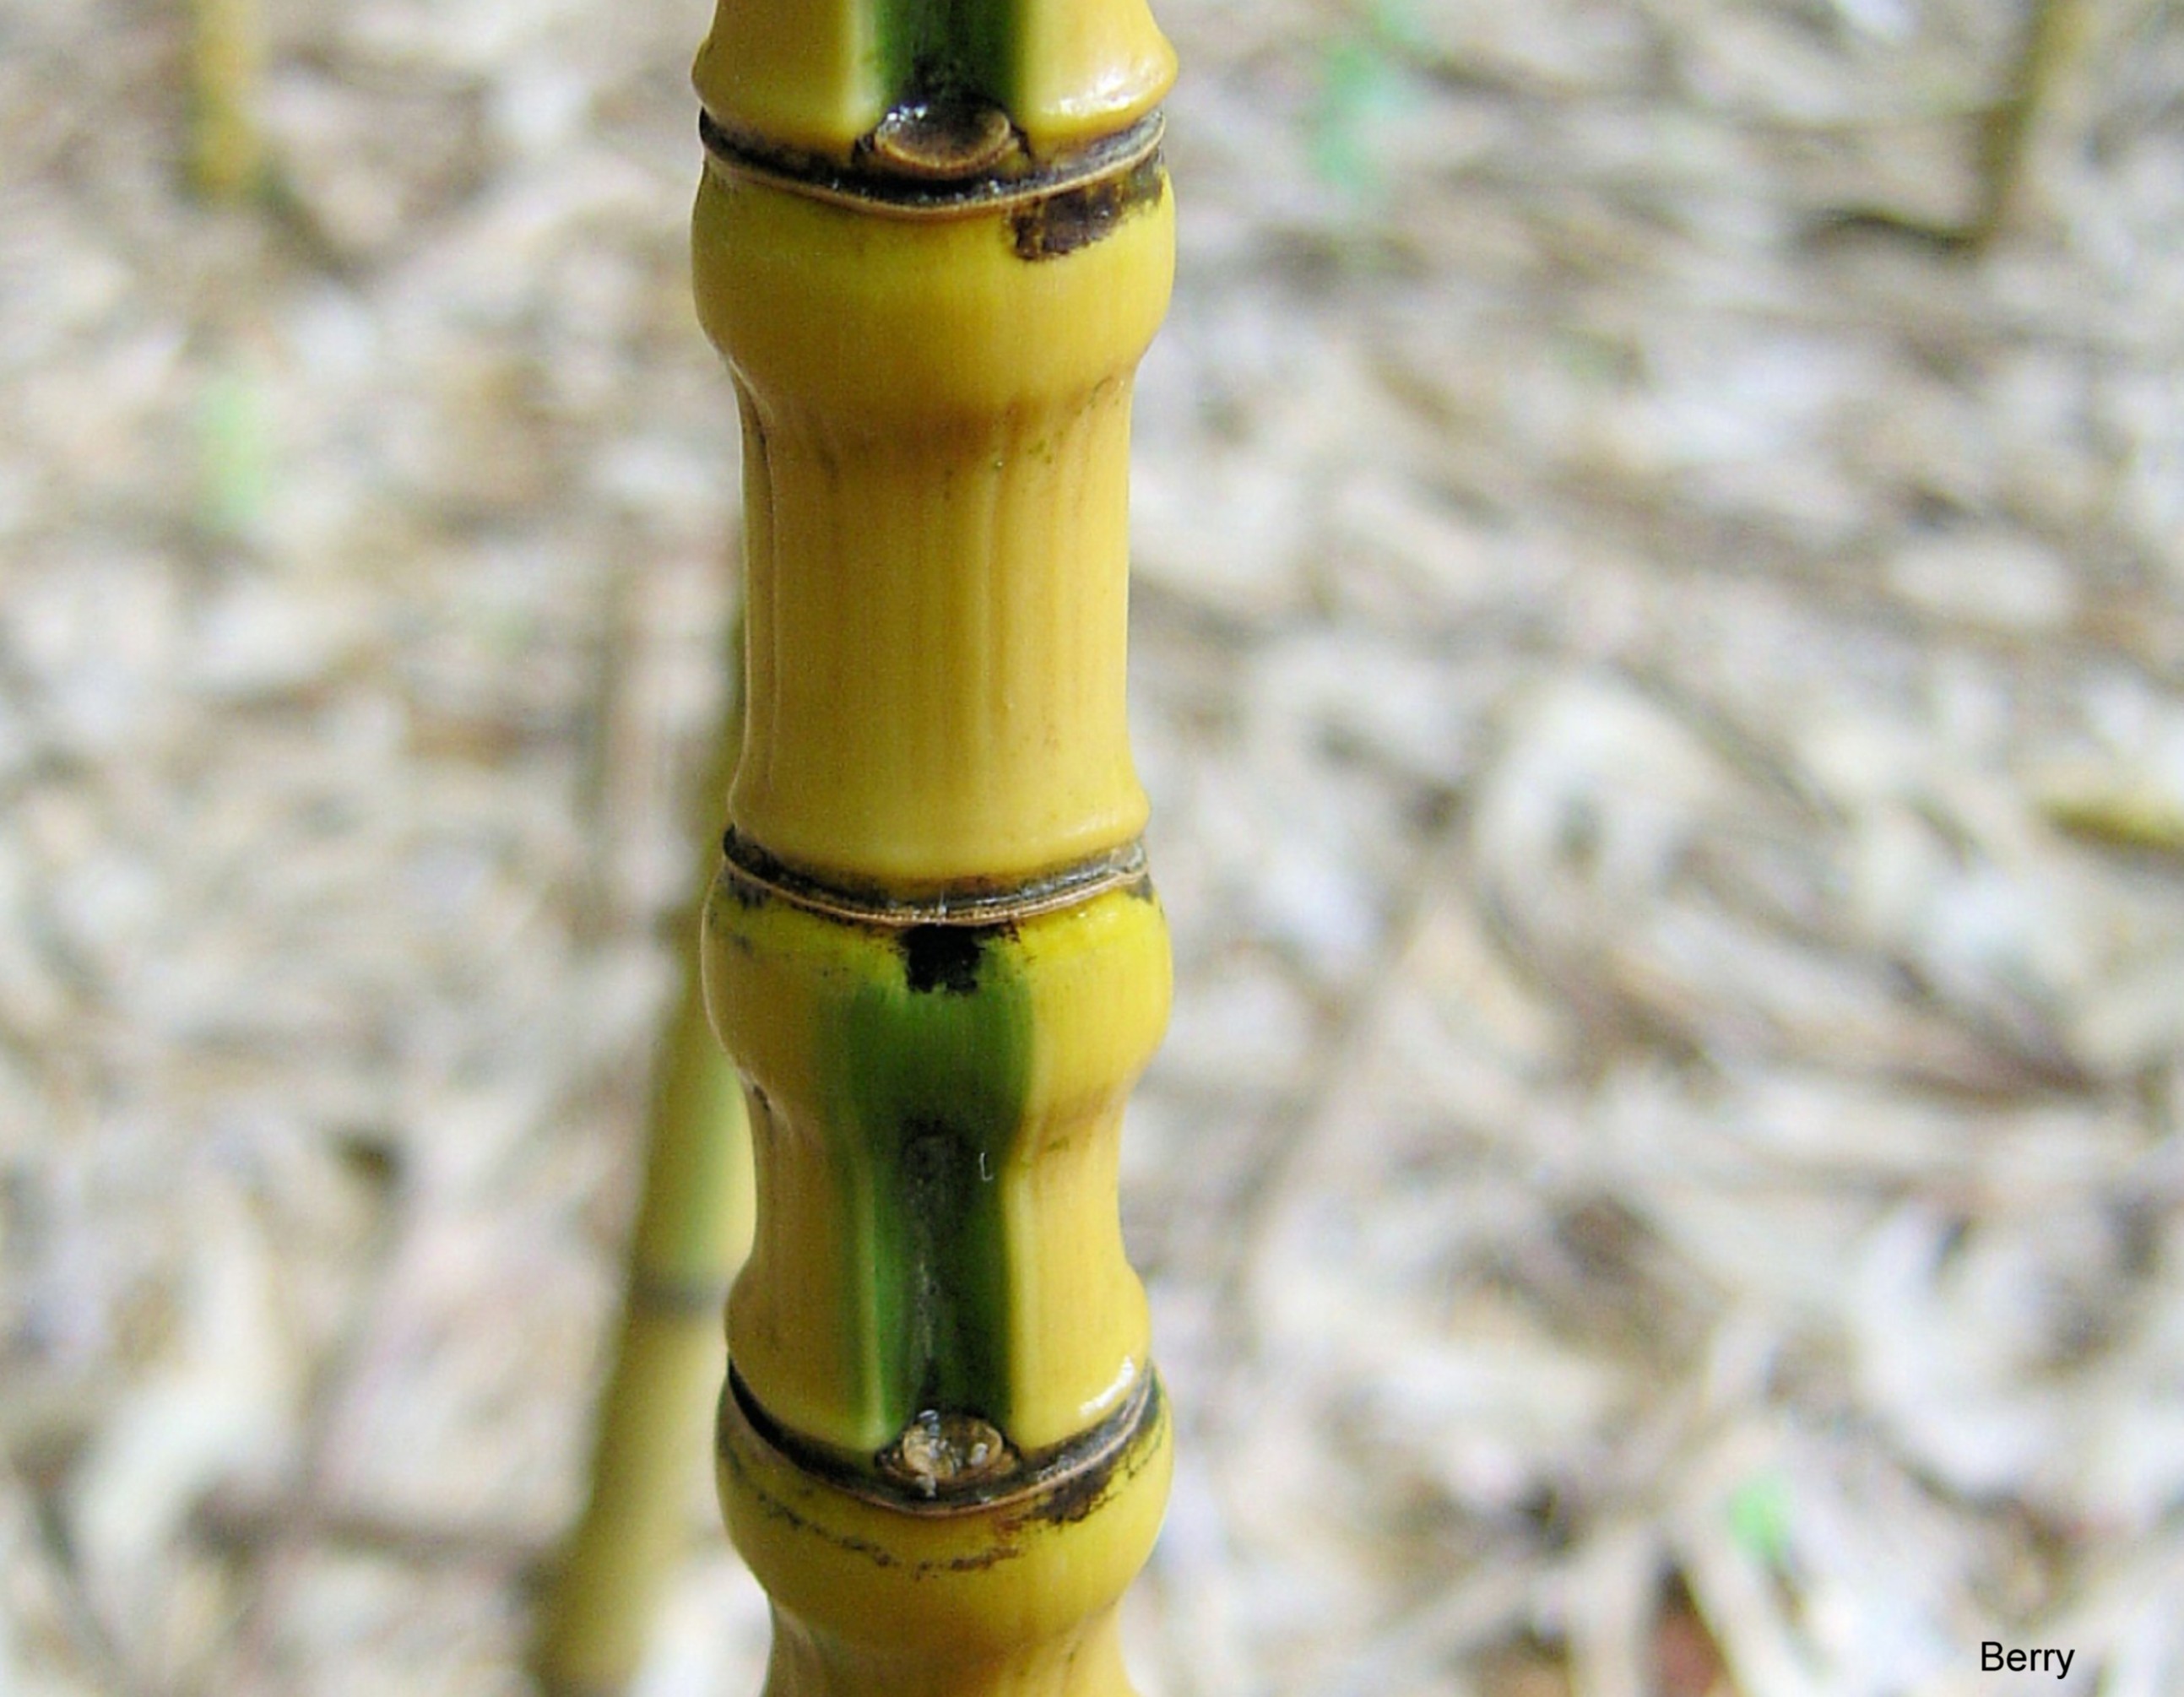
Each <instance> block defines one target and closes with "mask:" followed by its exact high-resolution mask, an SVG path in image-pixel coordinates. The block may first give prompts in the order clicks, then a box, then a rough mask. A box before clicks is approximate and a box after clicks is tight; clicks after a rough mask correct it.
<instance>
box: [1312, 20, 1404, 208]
mask: <svg viewBox="0 0 2184 1697" xmlns="http://www.w3.org/2000/svg"><path fill="white" fill-rule="evenodd" d="M1423 46H1424V38H1423V35H1422V32H1421V31H1420V29H1419V26H1418V20H1417V19H1416V16H1415V15H1414V14H1413V12H1412V8H1411V7H1410V6H1408V5H1407V4H1405V3H1403V0H1384V3H1382V4H1380V5H1379V6H1376V7H1374V8H1373V11H1372V14H1371V15H1370V17H1369V18H1368V19H1367V20H1365V21H1364V22H1363V23H1362V25H1359V26H1357V27H1356V28H1354V29H1352V30H1351V31H1350V32H1349V33H1348V34H1346V35H1344V36H1340V37H1339V38H1338V39H1336V40H1334V41H1333V42H1329V45H1328V48H1327V52H1326V55H1325V57H1324V58H1323V59H1322V60H1321V62H1320V78H1319V98H1318V102H1317V103H1315V105H1314V108H1313V110H1312V119H1311V136H1310V154H1311V159H1312V169H1313V170H1314V171H1315V172H1317V173H1318V176H1319V177H1320V178H1321V179H1322V180H1323V181H1326V182H1328V183H1330V184H1332V185H1334V187H1337V188H1343V189H1347V190H1349V191H1350V192H1351V193H1354V194H1357V195H1361V196H1370V197H1377V196H1378V195H1379V193H1381V192H1382V190H1383V189H1384V188H1385V179H1384V176H1383V173H1382V171H1381V168H1380V161H1379V159H1377V158H1376V157H1375V156H1374V148H1373V130H1374V129H1375V127H1376V126H1378V124H1379V122H1380V121H1381V120H1384V119H1386V118H1388V117H1390V115H1393V114H1397V113H1400V112H1401V111H1402V110H1403V109H1405V108H1406V107H1407V106H1409V105H1410V104H1411V103H1412V98H1413V95H1412V90H1411V88H1410V87H1409V86H1408V84H1407V81H1406V80H1405V77H1404V74H1403V61H1404V59H1406V58H1407V57H1408V56H1412V55H1415V54H1416V53H1418V52H1419V51H1421V50H1422V48H1423Z"/></svg>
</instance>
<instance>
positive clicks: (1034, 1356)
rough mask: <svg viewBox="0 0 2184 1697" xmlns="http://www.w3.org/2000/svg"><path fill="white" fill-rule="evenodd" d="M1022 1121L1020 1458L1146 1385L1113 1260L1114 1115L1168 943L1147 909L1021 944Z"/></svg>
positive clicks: (1144, 1323)
mask: <svg viewBox="0 0 2184 1697" xmlns="http://www.w3.org/2000/svg"><path fill="white" fill-rule="evenodd" d="M1017 970H1018V971H1019V972H1020V973H1021V974H1022V976H1023V980H1024V981H1025V982H1026V983H1027V984H1028V985H1030V986H1031V995H1032V1030H1033V1032H1034V1041H1033V1045H1032V1076H1031V1090H1030V1100H1031V1108H1030V1114H1029V1117H1028V1124H1027V1125H1026V1127H1025V1130H1024V1132H1023V1135H1022V1141H1021V1142H1019V1143H1018V1145H1017V1149H1016V1151H1015V1154H1014V1158H1012V1159H1011V1163H1010V1165H1009V1169H1008V1170H1007V1172H1006V1174H1005V1175H1004V1176H1003V1181H1002V1184H1003V1194H1004V1198H1005V1201H1004V1207H1005V1209H1006V1216H1007V1220H1008V1242H1009V1262H1010V1271H1011V1284H1010V1298H1011V1312H1010V1326H1011V1359H1012V1360H1013V1362H1014V1364H1015V1368H1016V1380H1015V1394H1014V1396H1013V1398H1011V1420H1010V1434H1009V1435H1010V1436H1011V1437H1012V1438H1014V1439H1015V1440H1016V1441H1017V1443H1019V1444H1021V1445H1022V1447H1023V1448H1025V1449H1029V1450H1039V1449H1045V1448H1047V1447H1048V1446H1050V1445H1051V1444H1056V1443H1061V1442H1062V1441H1063V1440H1064V1439H1066V1438H1069V1437H1073V1436H1075V1435H1076V1434H1078V1433H1079V1432H1084V1431H1085V1430H1087V1429H1088V1428H1089V1427H1090V1426H1095V1425H1097V1424H1098V1423H1099V1422H1100V1421H1101V1420H1104V1419H1105V1418H1106V1416H1107V1415H1110V1414H1112V1413H1113V1412H1114V1411H1115V1410H1117V1408H1119V1407H1120V1406H1121V1405H1122V1404H1123V1401H1124V1400H1125V1399H1126V1398H1128V1396H1129V1394H1130V1393H1131V1392H1132V1391H1134V1389H1135V1388H1136V1387H1137V1385H1138V1382H1139V1380H1140V1379H1141V1378H1143V1376H1145V1373H1146V1372H1147V1370H1149V1367H1150V1363H1151V1336H1152V1334H1151V1317H1150V1315H1149V1313H1148V1310H1147V1308H1146V1304H1145V1287H1144V1286H1143V1285H1142V1284H1141V1283H1139V1280H1138V1276H1137V1273H1136V1271H1135V1270H1134V1269H1133V1268H1132V1267H1131V1265H1130V1264H1129V1261H1128V1258H1127V1257H1126V1256H1125V1254H1124V1253H1123V1228H1122V1220H1121V1217H1120V1215H1119V1214H1118V1212H1117V1208H1116V1203H1115V1196H1116V1180H1117V1168H1118V1166H1119V1164H1120V1160H1121V1153H1122V1136H1123V1103H1124V1102H1125V1100H1126V1099H1127V1098H1128V1095H1129V1092H1130V1088H1131V1086H1133V1085H1134V1084H1135V1083H1136V1082H1137V1080H1138V1075H1139V1073H1141V1072H1143V1071H1144V1069H1145V1065H1146V1063H1148V1062H1149V1061H1150V1060H1151V1058H1152V1056H1153V1052H1154V1050H1155V1049H1156V1047H1158V1046H1159V1043H1160V1040H1161V1034H1162V1032H1163V1031H1164V1030H1166V1029H1167V1016H1168V1002H1169V997H1170V994H1171V987H1172V982H1173V970H1172V968H1171V965H1170V963H1169V956H1168V942H1167V925H1166V923H1165V921H1164V920H1163V919H1162V917H1161V911H1160V908H1159V906H1158V904H1157V903H1156V902H1154V901H1153V900H1152V899H1151V896H1150V895H1149V894H1148V895H1146V896H1133V895H1123V894H1117V895H1112V896H1103V897H1102V898H1100V900H1099V901H1097V902H1092V903H1089V904H1088V905H1087V906H1085V907H1080V908H1077V909H1074V910H1073V911H1071V912H1069V913H1061V914H1056V915H1055V916H1053V917H1051V918H1048V919H1045V920H1042V921H1039V922H1038V923H1037V924H1031V925H1027V926H1026V927H1024V929H1023V932H1022V937H1021V941H1020V942H1019V944H1018V952H1017Z"/></svg>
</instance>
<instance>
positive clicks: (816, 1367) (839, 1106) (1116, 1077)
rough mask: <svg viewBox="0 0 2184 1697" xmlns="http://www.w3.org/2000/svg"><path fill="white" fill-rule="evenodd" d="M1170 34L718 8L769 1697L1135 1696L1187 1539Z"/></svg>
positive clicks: (740, 991) (755, 1489) (993, 20)
mask: <svg viewBox="0 0 2184 1697" xmlns="http://www.w3.org/2000/svg"><path fill="white" fill-rule="evenodd" d="M1172 71H1173V64H1172V59H1171V56H1170V55H1169V53H1168V50H1167V46H1166V43H1165V42H1162V40H1161V38H1160V36H1159V35H1158V33H1157V31H1156V30H1155V29H1154V28H1153V25H1152V24H1151V20H1150V18H1149V17H1147V16H1146V15H1145V11H1144V8H1143V7H1142V5H1141V4H1139V3H1135V0H1132V3H1126V4H1114V5H1106V6H1101V5H1087V4H1078V5H1069V6H1065V5H1061V4H1058V3H1051V0H1041V3H1032V4H1020V5H1017V6H1009V5H994V4H989V5H986V6H983V7H972V6H966V5H956V6H942V5H938V4H923V3H915V0H894V3H872V0H866V3H862V4H855V5H848V4H839V3H838V4H834V5H817V6H813V5H799V6H787V5H784V4H780V3H775V4H770V5H769V4H760V3H755V0H724V3H723V4H722V6H721V14H720V19H719V20H718V22H717V23H716V29H715V32H714V36H713V38H712V40H711V42H710V43H709V44H708V46H707V47H706V49H705V52H704V53H702V54H701V55H700V57H699V67H698V82H699V90H700V92H701V95H702V96H703V97H704V98H705V107H706V112H705V134H706V140H707V144H708V149H709V162H708V168H707V170H706V174H705V180H704V181H703V183H702V185H701V187H700V189H699V198H698V207H697V212H696V217H695V226H694V253H695V271H696V281H697V290H698V299H699V316H700V319H701V321H702V322H703V323H704V325H705V328H706V330H707V332H708V333H709V334H710V336H711V337H712V338H713V339H714V341H715V342H716V344H717V345H718V346H719V347H720V348H721V351H722V352H723V354H725V355H726V356H727V361H728V364H729V366H730V369H731V371H733V375H734V378H735V382H736V389H737V394H738V402H739V405H740V408H741V411H742V416H743V422H744V468H745V469H744V477H745V492H744V505H745V515H746V516H745V570H746V578H747V588H746V599H745V609H746V611H745V617H746V619H747V621H748V624H747V632H748V634H747V642H746V677H747V689H748V695H747V698H746V699H747V712H748V717H747V720H746V725H745V732H744V743H743V748H742V751H741V759H740V761H739V763H738V768H737V774H736V779H735V782H734V784H733V788H732V790H731V792H730V796H729V804H728V827H729V829H728V835H727V843H726V846H727V856H726V859H725V862H724V864H723V867H722V868H721V874H720V876H719V879H717V881H716V885H715V887H714V890H713V893H712V896H711V898H710V902H709V904H708V907H707V911H706V916H705V944H704V954H705V987H706V994H707V999H708V1002H709V1005H710V1009H711V1013H712V1018H713V1022H714V1024H715V1027H716V1030H718V1032H719V1034H720V1036H721V1040H722V1041H723V1042H724V1044H725V1045H726V1046H727V1049H728V1051H729V1052H730V1053H731V1055H732V1056H733V1058H734V1059H735V1062H736V1064H737V1067H738V1070H739V1071H740V1073H741V1075H742V1076H743V1079H744V1086H745V1091H746V1095H747V1100H748V1102H749V1108H750V1117H751V1125H752V1135H753V1142H754V1153H755V1164H756V1172H757V1188H758V1221H757V1230H756V1236H755V1242H754V1246H753V1250H752V1255H751V1259H750V1261H749V1264H748V1265H747V1267H746V1268H745V1270H744V1273H743V1275H742V1276H741V1277H740V1278H739V1279H738V1281H737V1285H736V1288H735V1292H734V1295H733V1299H732V1301H731V1303H730V1306H729V1319H728V1333H729V1354H730V1362H731V1367H730V1382H729V1386H728V1387H727V1391H726V1393H724V1395H723V1397H722V1400H721V1421H720V1462H721V1492H722V1498H723V1503H724V1505H725V1508H726V1511H727V1518H728V1522H729V1526H730V1529H731V1531H732V1532H733V1534H734V1536H735V1538H736V1541H737V1543H738V1547H739V1548H740V1549H742V1550H743V1552H744V1555H745V1558H746V1559H747V1560H749V1563H750V1565H751V1566H752V1569H753V1571H755V1573H756V1574H757V1576H758V1577H759V1579H760V1583H763V1584H764V1585H765V1586H766V1589H767V1591H768V1593H769V1594H770V1595H771V1596H772V1599H773V1604H774V1609H775V1615H776V1621H777V1633H776V1640H775V1647H774V1655H773V1660H772V1670H771V1672H770V1675H769V1680H768V1687H767V1689H768V1691H769V1692H770V1693H771V1694H772V1697H817V1694H821V1693H827V1694H834V1693H841V1694H847V1693H850V1692H855V1693H857V1694H860V1697H895V1694H900V1697H913V1694H914V1697H972V1694H992V1697H1000V1694H1004V1693H1007V1694H1031V1693H1034V1692H1036V1693H1051V1694H1055V1697H1062V1694H1073V1697H1074V1694H1082V1697H1123V1694H1126V1693H1127V1692H1128V1689H1129V1687H1128V1681H1127V1679H1126V1677H1124V1675H1123V1671H1122V1664H1121V1659H1120V1655H1119V1652H1118V1650H1117V1646H1116V1643H1115V1638H1114V1620H1113V1611H1114V1607H1115V1605H1116V1603H1117V1599H1119V1598H1120V1596H1121V1594H1122V1592H1123V1589H1124V1588H1125V1587H1126V1586H1127V1585H1128V1583H1129V1580H1130V1578H1131V1577H1132V1576H1133V1575H1134V1573H1135V1572H1136V1571H1137V1570H1138V1568H1139V1566H1141V1565H1142V1564H1143V1562H1144V1560H1145V1556H1146V1555H1147V1554H1148V1553H1149V1552H1150V1550H1151V1542H1152V1538H1153V1536H1154V1534H1155V1532H1156V1530H1157V1527H1158V1524H1159V1520H1160V1513H1161V1507H1162V1503H1163V1502H1164V1500H1165V1498H1166V1493H1167V1472H1168V1465H1169V1456H1168V1447H1167V1431H1168V1428H1167V1420H1166V1415H1165V1411H1164V1410H1163V1408H1162V1402H1161V1398H1160V1392H1159V1387H1158V1383H1157V1381H1156V1378H1155V1377H1154V1375H1153V1373H1152V1369H1151V1359H1150V1354H1149V1338H1148V1325H1147V1317H1146V1309H1145V1295H1144V1292H1143V1289H1142V1287H1140V1286H1139V1282H1138V1280H1137V1278H1136V1276H1135V1275H1134V1273H1133V1272H1132V1271H1131V1270H1130V1268H1129V1266H1128V1263H1127V1261H1126V1260H1125V1259H1124V1257H1123V1245H1122V1236H1121V1231H1120V1227H1119V1224H1118V1220H1117V1208H1116V1169H1117V1147H1118V1142H1119V1138H1120V1132H1121V1118H1122V1111H1123V1101H1124V1098H1125V1097H1126V1096H1127V1094H1128V1091H1129V1089H1130V1086H1132V1084H1133V1083H1134V1081H1135V1080H1136V1078H1137V1076H1138V1075H1139V1072H1140V1071H1141V1070H1142V1069H1143V1068H1144V1066H1145V1063H1146V1062H1147V1060H1148V1059H1149V1058H1151V1054H1152V1052H1153V1049H1154V1047H1155V1046H1156V1044H1157V1042H1158V1041H1159V1038H1160V1034H1161V1032H1162V1028H1163V1027H1164V1026H1165V1024H1166V1022H1167V1000H1168V991H1169V964H1168V949H1167V929H1166V926H1165V923H1164V921H1163V920H1162V916H1161V913H1160V908H1159V905H1158V903H1157V902H1156V899H1155V898H1154V896H1153V894H1152V890H1151V885H1150V883H1149V882H1148V881H1147V879H1146V877H1145V869H1144V866H1143V862H1142V856H1141V854H1140V852H1139V849H1138V846H1137V838H1138V834H1139V830H1140V829H1142V827H1143V824H1144V821H1145V797H1144V795H1143V792H1142V791H1141V790H1140V789H1139V785H1138V783H1137V779H1136V776H1135V774H1134V770H1133V768H1132V765H1131V761H1130V754H1129V747H1128V734H1127V726H1126V723H1125V716H1124V689H1123V683H1124V678H1123V670H1124V645H1125V634H1126V609H1127V575H1128V557H1127V533H1126V529H1127V509H1128V421H1129V396H1130V386H1131V378H1132V375H1133V372H1134V369H1135V366H1136V364H1137V361H1138V360H1139V356H1140V355H1141V354H1143V352H1144V350H1145V347H1146V345H1147V343H1149V341H1150V340H1151V337H1152V334H1153V332H1154V331H1155V329H1156V327H1157V326H1158V324H1159V321H1160V319H1161V317H1162V314H1163V313H1164V311H1165V310H1166V307H1167V290H1168V283H1169V277H1170V272H1171V270H1172V265H1173V215H1172V208H1171V204H1170V200H1169V197H1168V193H1167V179H1166V176H1165V174H1164V172H1163V171H1162V168H1161V165H1160V161H1159V154H1158V142H1159V118H1158V115H1157V114H1156V112H1155V111H1154V109H1153V108H1154V104H1155V103H1156V101H1157V100H1158V98H1159V97H1160V95H1161V93H1162V92H1164V90H1165V88H1166V87H1167V81H1168V80H1169V77H1170V76H1171V75H1172Z"/></svg>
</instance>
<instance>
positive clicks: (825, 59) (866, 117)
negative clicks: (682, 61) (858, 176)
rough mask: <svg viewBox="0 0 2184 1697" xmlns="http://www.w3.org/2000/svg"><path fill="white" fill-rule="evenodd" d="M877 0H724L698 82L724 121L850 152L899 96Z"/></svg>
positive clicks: (701, 57) (816, 149)
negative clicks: (882, 40) (894, 93)
mask: <svg viewBox="0 0 2184 1697" xmlns="http://www.w3.org/2000/svg"><path fill="white" fill-rule="evenodd" d="M876 14H877V7H876V6H875V5H874V4H873V3H872V0H720V5H719V7H718V8H717V9H716V11H715V12H714V14H713V30H712V33H711V34H710V35H709V36H706V37H705V46H703V47H700V48H699V50H698V62H697V64H695V65H694V67H693V68H692V70H691V73H690V79H691V81H693V82H694V84H696V86H697V89H698V98H699V100H701V101H703V102H704V103H705V109H706V110H707V111H709V112H710V113H711V114H713V115H714V116H715V117H716V118H717V119H719V120H721V122H722V123H724V124H728V125H732V126H734V127H736V128H738V129H740V130H744V131H749V132H750V133H752V134H754V135H756V136H759V137H763V138H764V139H766V141H769V142H773V143H775V144H776V145H777V146H780V147H785V148H797V149H800V150H802V151H805V152H810V153H816V154H827V155H829V156H830V157H846V156H847V154H848V152H849V149H850V144H851V143H852V142H855V140H856V139H857V137H860V136H862V135H864V134H865V133H866V131H869V130H871V128H872V126H874V125H875V124H877V123H878V122H879V120H880V118H881V116H882V115H883V114H884V113H885V112H886V110H887V107H888V103H889V99H890V98H891V96H890V92H889V88H888V87H887V80H886V75H885V72H884V70H883V66H882V64H881V63H880V54H879V42H878V39H877V36H878V24H877V15H876Z"/></svg>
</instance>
